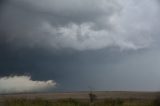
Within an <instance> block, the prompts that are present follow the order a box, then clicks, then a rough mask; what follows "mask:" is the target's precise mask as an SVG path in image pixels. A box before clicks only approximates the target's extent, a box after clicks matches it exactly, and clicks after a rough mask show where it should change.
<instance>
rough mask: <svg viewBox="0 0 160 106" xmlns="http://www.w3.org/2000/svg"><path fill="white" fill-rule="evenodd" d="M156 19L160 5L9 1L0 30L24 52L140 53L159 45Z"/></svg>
mask: <svg viewBox="0 0 160 106" xmlns="http://www.w3.org/2000/svg"><path fill="white" fill-rule="evenodd" d="M157 14H159V8H158V5H157V2H156V0H152V1H151V0H141V1H139V0H100V1H98V0H91V1H90V0H67V1H66V0H45V1H43V0H34V1H33V0H9V1H8V3H6V5H5V6H4V8H3V11H2V13H1V18H0V31H1V36H7V37H6V42H7V43H10V44H14V45H16V46H22V47H24V46H27V47H35V46H41V47H51V48H52V49H53V50H54V49H55V48H58V49H59V48H72V49H75V50H92V49H101V48H107V47H113V46H114V47H119V48H122V49H140V48H146V47H149V46H150V45H151V44H152V42H153V41H154V35H155V34H156V31H158V30H156V29H155V28H154V26H156V27H158V26H159V24H158V23H157V21H158V20H159V18H160V16H159V15H157ZM153 17H154V19H153Z"/></svg>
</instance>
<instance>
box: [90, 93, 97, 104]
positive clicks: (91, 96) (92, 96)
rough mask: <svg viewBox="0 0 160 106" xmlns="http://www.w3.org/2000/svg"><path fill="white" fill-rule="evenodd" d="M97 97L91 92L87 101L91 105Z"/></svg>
mask: <svg viewBox="0 0 160 106" xmlns="http://www.w3.org/2000/svg"><path fill="white" fill-rule="evenodd" d="M96 98H97V96H96V95H95V94H93V93H92V92H90V93H89V100H90V102H91V103H93V102H94V101H95V100H96Z"/></svg>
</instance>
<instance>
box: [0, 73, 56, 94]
mask: <svg viewBox="0 0 160 106" xmlns="http://www.w3.org/2000/svg"><path fill="white" fill-rule="evenodd" d="M56 84H57V83H56V82H55V81H54V80H48V81H33V80H32V79H31V76H25V75H24V76H6V77H0V93H21V92H43V91H47V90H49V89H54V88H55V87H56Z"/></svg>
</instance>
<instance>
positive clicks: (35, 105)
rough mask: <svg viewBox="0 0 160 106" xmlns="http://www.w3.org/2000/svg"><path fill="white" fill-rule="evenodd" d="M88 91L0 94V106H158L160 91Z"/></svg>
mask: <svg viewBox="0 0 160 106" xmlns="http://www.w3.org/2000/svg"><path fill="white" fill-rule="evenodd" d="M93 94H94V95H95V96H96V97H95V98H94V99H93V100H92V101H91V97H90V96H89V92H78V93H53V94H46V93H44V94H12V95H0V106H160V98H159V97H160V93H156V92H155V93H154V92H94V93H93Z"/></svg>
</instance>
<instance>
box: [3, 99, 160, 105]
mask: <svg viewBox="0 0 160 106" xmlns="http://www.w3.org/2000/svg"><path fill="white" fill-rule="evenodd" d="M4 106H160V99H156V100H138V99H125V100H124V99H106V100H97V101H95V102H93V103H89V101H88V102H87V101H78V100H74V99H65V100H57V101H54V102H53V101H50V100H44V99H34V100H28V99H7V100H5V102H4Z"/></svg>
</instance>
